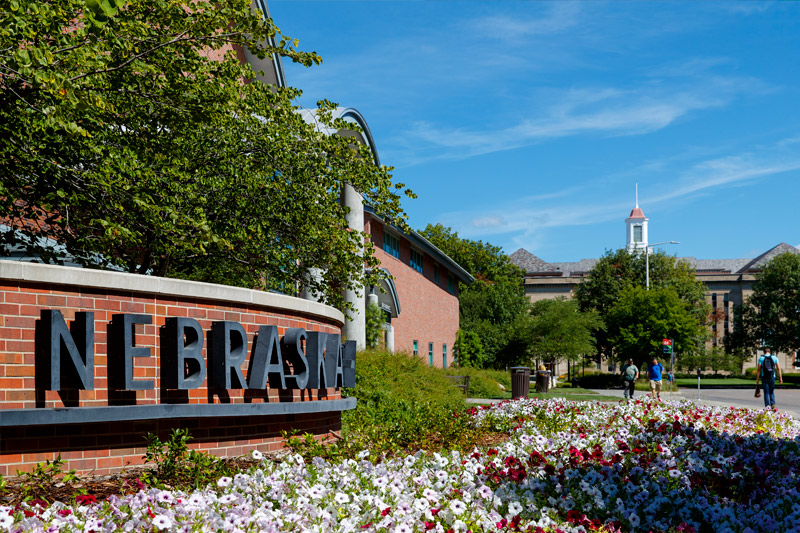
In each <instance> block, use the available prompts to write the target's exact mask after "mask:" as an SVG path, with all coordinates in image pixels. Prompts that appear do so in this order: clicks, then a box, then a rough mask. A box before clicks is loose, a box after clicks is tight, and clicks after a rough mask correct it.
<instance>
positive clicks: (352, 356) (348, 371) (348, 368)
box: [342, 341, 356, 388]
mask: <svg viewBox="0 0 800 533" xmlns="http://www.w3.org/2000/svg"><path fill="white" fill-rule="evenodd" d="M342 364H343V365H344V381H343V383H342V386H343V387H350V388H353V387H355V386H356V341H347V342H345V343H344V344H343V345H342Z"/></svg>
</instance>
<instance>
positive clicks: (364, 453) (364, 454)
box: [356, 450, 369, 459]
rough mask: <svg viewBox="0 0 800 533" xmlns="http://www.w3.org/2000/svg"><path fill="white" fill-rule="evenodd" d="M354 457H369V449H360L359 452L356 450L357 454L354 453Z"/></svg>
mask: <svg viewBox="0 0 800 533" xmlns="http://www.w3.org/2000/svg"><path fill="white" fill-rule="evenodd" d="M356 457H358V458H359V459H366V458H367V457H369V450H361V451H360V452H358V455H356Z"/></svg>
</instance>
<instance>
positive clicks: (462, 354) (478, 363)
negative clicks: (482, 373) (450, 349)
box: [455, 329, 486, 368]
mask: <svg viewBox="0 0 800 533" xmlns="http://www.w3.org/2000/svg"><path fill="white" fill-rule="evenodd" d="M455 352H456V357H458V364H459V365H460V366H468V367H472V368H483V365H484V363H485V362H486V354H485V353H484V351H483V343H482V342H481V338H480V337H479V336H478V334H477V333H475V332H474V331H465V330H464V329H459V330H458V332H457V333H456V344H455Z"/></svg>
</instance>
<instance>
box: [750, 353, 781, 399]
mask: <svg viewBox="0 0 800 533" xmlns="http://www.w3.org/2000/svg"><path fill="white" fill-rule="evenodd" d="M768 358H769V361H767V359H768ZM775 372H777V373H778V380H779V381H778V382H779V383H783V374H782V373H781V365H779V364H778V358H777V357H775V356H774V355H772V353H771V350H770V349H769V348H764V355H762V356H761V357H759V358H758V368H756V388H758V380H759V379H760V380H761V382H762V383H763V384H764V407H767V408H770V407H771V408H772V409H773V410H774V411H777V410H778V408H777V407H776V406H775Z"/></svg>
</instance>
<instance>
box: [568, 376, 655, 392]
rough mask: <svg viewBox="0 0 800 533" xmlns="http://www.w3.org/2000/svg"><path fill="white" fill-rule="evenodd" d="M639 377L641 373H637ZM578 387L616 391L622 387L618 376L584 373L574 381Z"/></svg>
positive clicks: (620, 378)
mask: <svg viewBox="0 0 800 533" xmlns="http://www.w3.org/2000/svg"><path fill="white" fill-rule="evenodd" d="M639 376H640V377H641V372H640V373H639ZM575 382H576V383H577V384H578V386H579V387H581V388H584V389H618V388H620V387H622V377H621V376H620V375H619V374H606V373H604V372H586V373H585V374H584V375H582V376H578V377H577V378H576V380H575Z"/></svg>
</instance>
